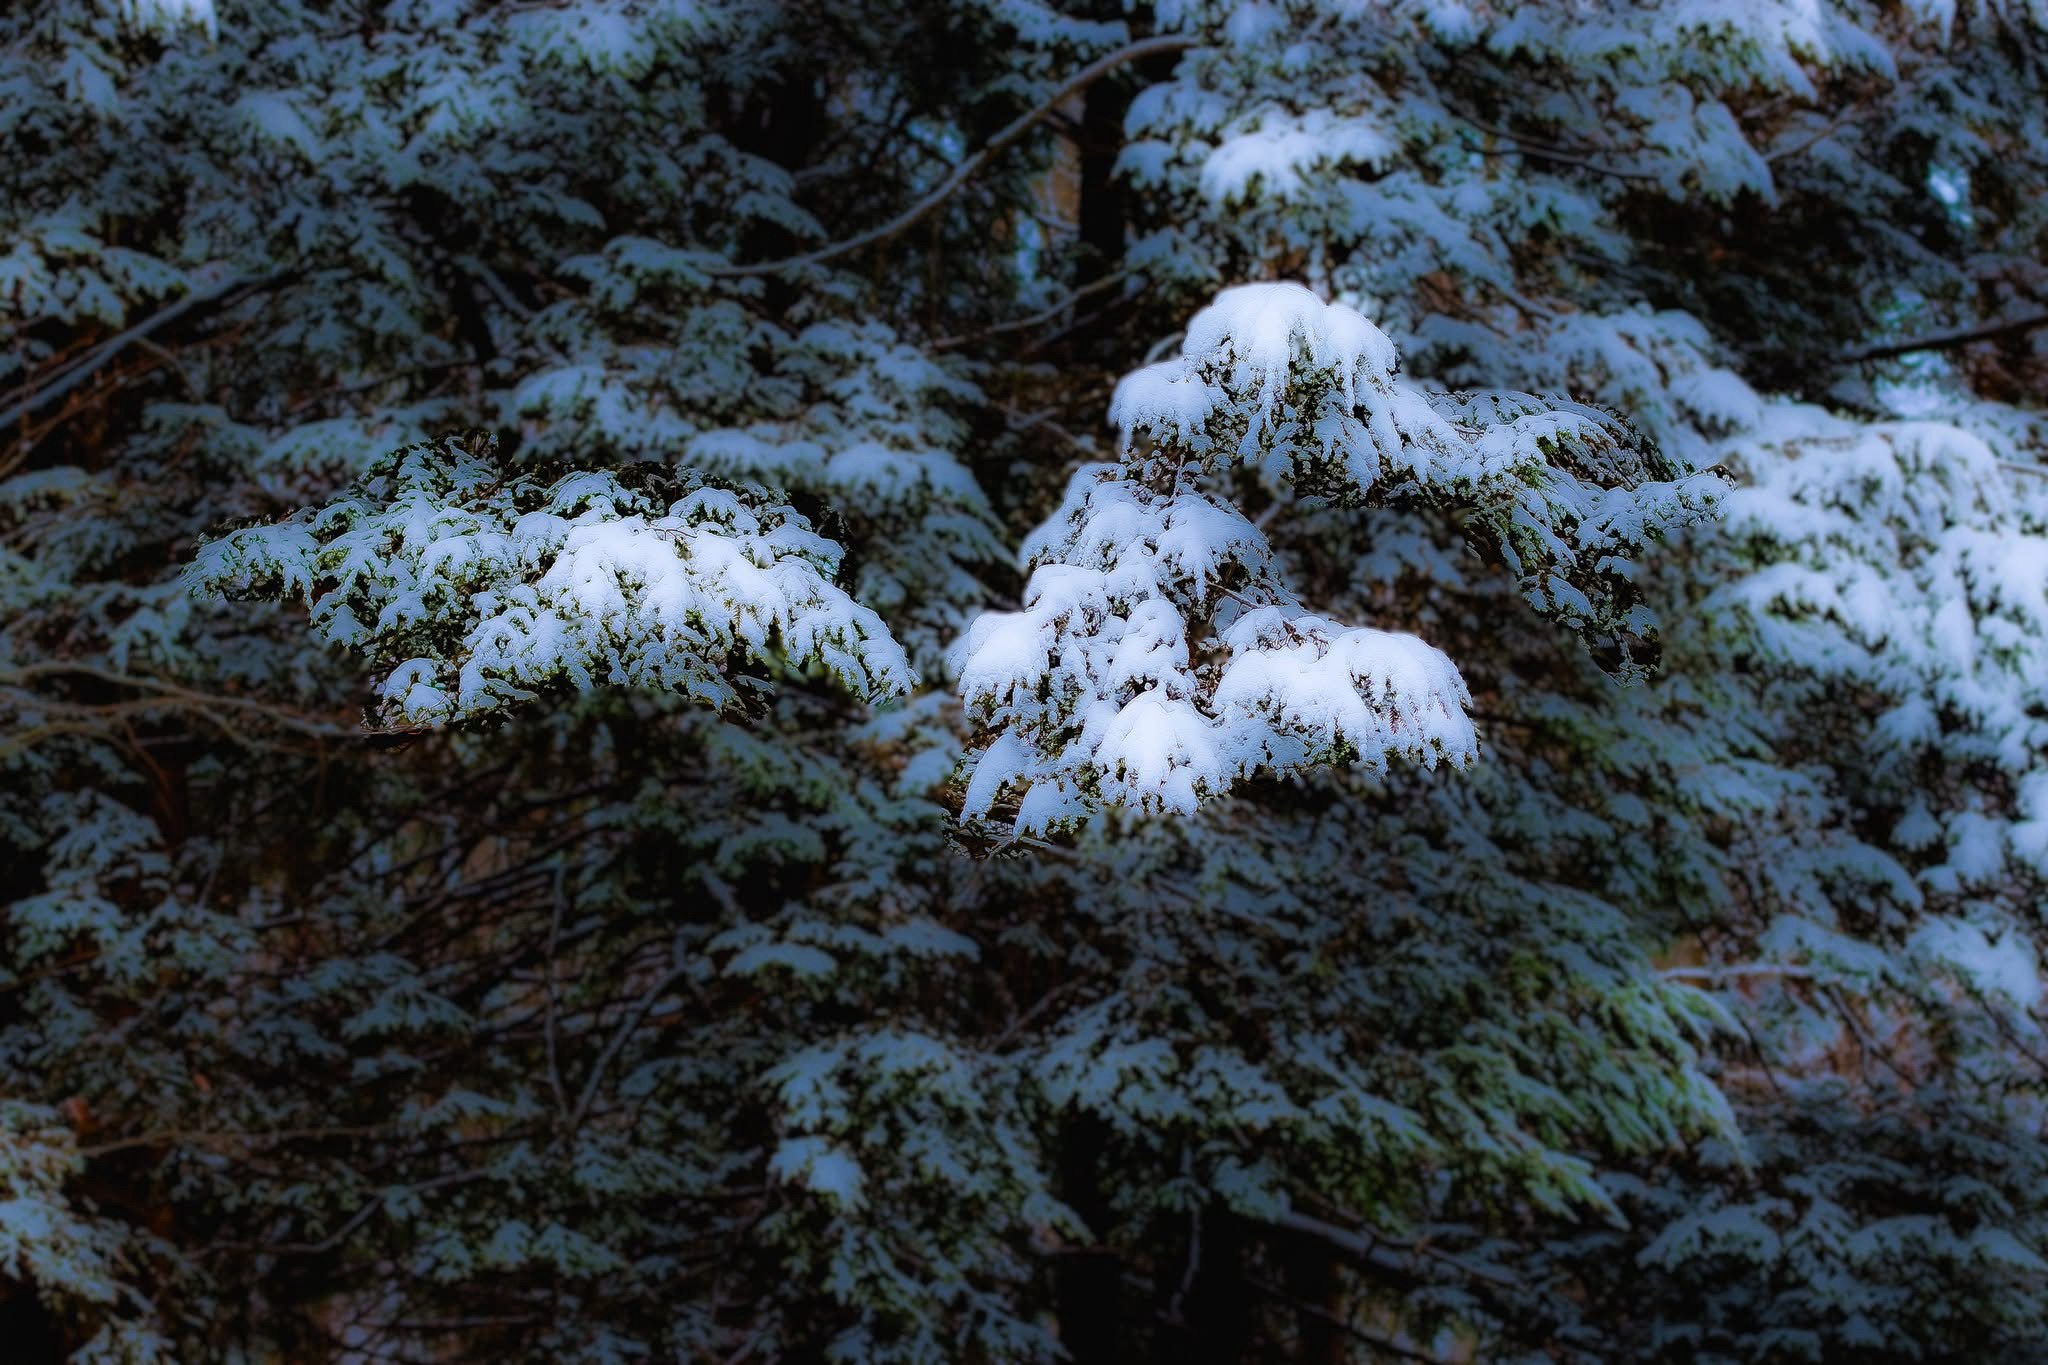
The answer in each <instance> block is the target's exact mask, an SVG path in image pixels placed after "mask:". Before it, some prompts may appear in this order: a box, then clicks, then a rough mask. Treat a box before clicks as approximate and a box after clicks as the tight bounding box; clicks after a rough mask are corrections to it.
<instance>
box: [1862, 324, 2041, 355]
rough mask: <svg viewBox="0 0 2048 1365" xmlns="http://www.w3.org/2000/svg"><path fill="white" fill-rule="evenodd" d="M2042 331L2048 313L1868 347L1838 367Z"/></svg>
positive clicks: (1951, 348)
mask: <svg viewBox="0 0 2048 1365" xmlns="http://www.w3.org/2000/svg"><path fill="white" fill-rule="evenodd" d="M2042 327H2048V313H2031V314H2028V315H2027V316H2026V317H2020V318H2012V319H2010V320H2008V321H2005V322H1987V323H1985V324H1984V325H1982V326H1980V327H1966V328H1964V329H1963V330H1961V331H1958V332H1934V333H1931V334H1929V335H1927V336H1922V337H1914V338H1913V339H1912V340H1910V341H1895V342H1891V343H1890V344H1888V345H1884V346H1869V347H1865V348H1864V349H1863V350H1860V351H1851V352H1849V354H1847V355H1845V356H1842V357H1840V358H1839V359H1838V361H1837V362H1836V363H1837V364H1842V365H1860V364H1862V363H1863V362H1865V361H1869V360H1890V359H1891V358H1893V357H1894V356H1902V355H1911V354H1913V353H1914V352H1916V351H1952V350H1954V349H1956V348H1957V347H1959V346H1969V345H1972V344H1973V343H1975V342H1979V341H1997V340H1998V339H2000V338H2001V337H2009V336H2020V335H2022V334H2024V333H2027V332H2032V331H2035V330H2037V329H2039V328H2042Z"/></svg>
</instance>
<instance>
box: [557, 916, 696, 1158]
mask: <svg viewBox="0 0 2048 1365" xmlns="http://www.w3.org/2000/svg"><path fill="white" fill-rule="evenodd" d="M689 970H690V960H689V958H688V956H687V955H686V954H685V952H684V944H683V937H682V935H681V934H678V935H676V939H675V942H674V943H673V944H672V945H671V946H670V948H669V967H668V970H667V971H665V972H663V973H662V974H661V975H660V976H659V977H657V978H656V979H655V982H654V984H653V985H651V986H649V987H648V988H647V990H646V992H645V993H643V994H642V995H641V996H640V998H639V999H638V1000H635V1001H634V1002H633V1004H632V1007H631V1008H630V1009H628V1010H627V1011H626V1017H625V1018H624V1019H621V1020H620V1021H619V1026H618V1028H617V1029H615V1030H613V1032H612V1036H611V1039H610V1040H609V1041H608V1042H606V1043H605V1045H604V1051H602V1052H600V1053H598V1054H597V1060H596V1061H594V1062H592V1063H591V1064H590V1075H589V1076H588V1077H586V1078H585V1079H584V1082H583V1093H582V1094H581V1095H579V1096H577V1097H576V1107H575V1108H574V1109H573V1110H571V1111H570V1113H569V1122H568V1125H567V1126H568V1129H569V1131H571V1132H573V1131H575V1129H576V1127H577V1126H578V1125H579V1124H581V1123H582V1122H583V1116H584V1115H585V1114H588V1113H589V1112H590V1106H591V1105H592V1104H594V1103H595V1102H596V1100H597V1089H598V1086H599V1085H600V1084H601V1083H602V1082H603V1080H604V1073H605V1070H606V1068H608V1067H610V1066H611V1064H612V1058H614V1057H616V1056H618V1054H619V1049H620V1048H623V1047H624V1046H625V1045H626V1040H627V1039H628V1038H630V1037H632V1036H633V1034H634V1032H635V1031H636V1030H638V1029H639V1027H640V1024H641V1021H642V1020H644V1019H646V1017H647V1012H648V1011H649V1010H651V1009H653V1008H654V1002H655V1001H656V1000H658V999H660V998H661V996H662V993H663V992H665V991H667V990H668V988H669V987H670V986H673V985H674V984H675V983H676V982H677V981H679V980H681V979H682V978H683V977H684V976H685V975H687V974H688V972H689Z"/></svg>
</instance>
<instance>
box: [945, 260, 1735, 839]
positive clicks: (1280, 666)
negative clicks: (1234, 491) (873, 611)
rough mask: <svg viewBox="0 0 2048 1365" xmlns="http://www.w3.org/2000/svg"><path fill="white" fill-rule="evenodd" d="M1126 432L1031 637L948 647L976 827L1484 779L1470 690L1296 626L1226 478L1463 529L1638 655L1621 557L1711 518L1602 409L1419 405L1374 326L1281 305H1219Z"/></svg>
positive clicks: (1031, 593)
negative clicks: (1384, 505)
mask: <svg viewBox="0 0 2048 1365" xmlns="http://www.w3.org/2000/svg"><path fill="white" fill-rule="evenodd" d="M1110 415H1111V417H1112V419H1113V420H1114V421H1115V422H1116V423H1117V425H1118V426H1119V427H1121V428H1122V430H1123V434H1124V436H1123V446H1122V453H1121V458H1120V460H1119V461H1118V463H1116V464H1113V465H1096V466H1091V467H1089V468H1086V469H1083V470H1081V471H1080V472H1079V473H1077V474H1076V475H1075V477H1074V480H1073V482H1072V483H1071V484H1070V486H1069V488H1068V491H1067V497H1066V502H1065V504H1064V505H1063V506H1062V508H1061V509H1060V510H1059V512H1057V513H1056V514H1055V515H1054V516H1053V518H1052V519H1051V520H1050V521H1048V522H1047V523H1046V524H1045V526H1043V527H1041V528H1040V530H1039V531H1038V532H1037V533H1036V534H1035V535H1033V536H1032V538H1031V539H1030V541H1029V542H1028V543H1027V544H1026V546H1025V559H1026V563H1027V566H1028V567H1029V568H1030V569H1031V570H1032V575H1031V579H1030V582H1029V584H1028V585H1027V587H1026V590H1025V595H1024V606H1023V610H1022V611H1018V612H1011V613H1002V614H990V615H985V616H983V617H982V618H981V619H980V620H978V621H977V622H975V623H974V625H973V626H972V627H971V628H970V629H969V631H968V632H967V634H966V636H965V638H964V639H963V640H962V641H961V643H960V646H959V647H958V650H957V654H956V660H957V664H958V667H959V672H960V679H961V692H962V695H963V696H964V698H965V699H966V701H967V704H968V707H969V710H970V711H971V713H972V714H973V716H974V718H975V719H976V720H977V721H978V722H980V723H981V724H982V725H983V726H984V727H985V730H986V733H987V744H986V747H985V748H983V749H982V750H981V752H980V753H979V754H977V755H974V756H972V758H971V764H972V776H971V778H970V780H969V782H968V786H967V791H966V796H965V800H964V803H963V809H962V814H963V816H964V817H965V818H968V819H979V818H982V817H985V816H987V815H988V814H989V812H990V811H991V810H993V809H994V808H995V806H996V803H997V802H998V801H999V800H1001V799H1003V798H1004V797H1005V796H1008V795H1012V794H1014V795H1015V797H1016V798H1017V802H1018V804H1017V809H1016V815H1015V824H1016V828H1017V830H1018V831H1019V832H1022V833H1031V832H1038V831H1043V830H1046V829H1049V828H1053V827H1057V826H1061V825H1066V824H1071V823H1074V822H1075V821H1078V820H1079V819H1081V818H1083V817H1085V816H1086V815H1087V814H1088V813H1089V812H1090V811H1091V810H1093V809H1095V808H1096V807H1098V806H1101V805H1126V806H1135V807H1138V808H1140V809H1145V810H1170V811H1175V812H1179V813H1182V814H1186V813H1190V812H1192V811H1193V810H1194V808H1195V806H1196V804H1197V802H1198V801H1200V800H1201V799H1202V798H1204V797H1208V796H1212V795H1215V794H1218V793H1221V792H1224V791H1227V790H1228V789H1229V788H1230V787H1231V786H1232V785H1233V784H1235V783H1236V782H1238V781H1241V780H1243V779H1246V778H1250V777H1254V776H1259V775H1263V774H1272V775H1280V774H1286V773H1289V772H1293V771H1298V770H1300V769H1302V768H1304V767H1307V766H1310V765H1313V764H1318V763H1326V762H1342V761H1352V762H1358V763H1362V764H1365V765H1367V766H1371V767H1377V766H1380V765H1382V764H1384V763H1385V762H1386V761H1387V760H1388V758H1389V757H1395V756H1398V757H1403V758H1408V759H1411V760H1414V761H1419V762H1422V763H1424V764H1426V765H1429V766H1432V767H1433V766H1435V764H1436V763H1437V762H1438V761H1439V760H1444V761H1448V762H1450V763H1452V764H1453V765H1457V766H1461V765H1463V764H1464V763H1466V762H1469V761H1470V760H1471V759H1472V757H1473V756H1474V754H1475V752H1476V747H1477V746H1476V736H1475V734H1474V732H1473V728H1472V724H1471V721H1470V720H1469V718H1468V717H1467V715H1466V713H1465V707H1466V705H1467V704H1468V702H1469V701H1470V697H1469V695H1468V693H1467V691H1466V687H1465V684H1464V681H1463V680H1462V678H1461V677H1460V676H1459V674H1458V671H1457V668H1456V667H1455V666H1454V665H1453V664H1452V662H1451V661H1450V660H1449V659H1448V658H1447V657H1445V656H1444V655H1443V654H1442V653H1441V652H1440V651H1439V650H1437V649H1435V648H1433V647H1432V646H1430V645H1428V644H1426V643H1424V642H1423V641H1421V640H1418V639H1416V638H1415V637H1413V636H1409V635H1402V634H1396V633H1391V632H1386V631H1380V630H1375V629H1371V628H1360V627H1347V626H1344V625H1342V624H1339V623H1337V622H1333V621H1330V620H1327V619H1325V618H1324V617H1322V616H1319V615H1317V614H1315V613H1313V612H1311V611H1309V610H1307V609H1306V608H1305V607H1304V606H1303V604H1302V603H1301V602H1300V601H1299V600H1298V599H1297V598H1296V597H1295V595H1294V593H1293V591H1292V589H1291V588H1290V587H1289V586H1288V584H1287V582H1286V580H1285V577H1284V575H1283V574H1282V572H1281V570H1280V568H1279V566H1278V565H1277V564H1276V562H1275V559H1274V556H1273V552H1272V549H1271V547H1270V546H1269V545H1268V543H1267V541H1266V538H1265V536H1264V535H1263V534H1262V532H1261V531H1260V530H1259V528H1258V527H1257V526H1255V525H1254V524H1253V523H1252V522H1251V521H1250V520H1249V519H1248V518H1247V517H1246V516H1245V515H1244V513H1243V512H1242V511H1240V510H1239V509H1238V507H1237V506H1236V505H1235V504H1234V503H1232V502H1231V501H1230V500H1229V498H1228V489H1229V487H1230V486H1231V482H1232V480H1231V475H1232V472H1233V471H1234V470H1236V469H1239V468H1243V467H1249V468H1250V469H1251V470H1253V471H1255V472H1256V473H1257V474H1259V475H1260V476H1263V477H1264V478H1265V479H1266V481H1267V482H1268V483H1269V484H1270V485H1272V486H1273V487H1274V489H1275V491H1276V492H1280V493H1283V494H1284V493H1287V492H1292V493H1294V494H1297V495H1311V496H1317V497H1322V498H1326V499H1329V500H1332V501H1335V502H1339V503H1342V504H1347V505H1350V504H1363V503H1367V502H1387V501H1395V500H1400V499H1403V498H1422V499H1428V500H1434V501H1440V502H1446V503H1450V504H1453V505H1455V506H1457V507H1459V508H1460V509H1462V510H1464V511H1466V512H1467V513H1468V514H1469V515H1468V524H1469V525H1470V526H1471V527H1472V529H1473V531H1474V533H1475V534H1476V535H1478V536H1479V537H1481V538H1482V539H1484V540H1486V541H1489V542H1490V543H1491V544H1492V545H1493V546H1494V548H1495V549H1496V550H1497V552H1498V553H1499V554H1500V555H1501V556H1502V557H1503V558H1504V559H1505V560H1506V561H1507V563H1508V566H1509V569H1510V571H1511V572H1513V573H1514V574H1515V575H1516V577H1517V578H1518V579H1519V580H1520V581H1521V583H1522V584H1523V589H1524V595H1525V596H1526V597H1527V598H1528V600H1529V601H1530V602H1531V603H1532V604H1533V605H1535V606H1536V607H1537V608H1538V609H1539V610H1542V611H1545V612H1546V613H1548V614H1550V615H1552V616H1553V617H1555V618H1556V619H1558V620H1560V621H1561V622H1563V623H1564V624H1566V625H1568V626H1570V627H1572V628H1575V629H1578V630H1581V631H1583V632H1586V633H1588V634H1593V633H1597V632H1601V631H1606V632H1612V633H1616V634H1622V635H1624V636H1626V635H1642V634H1647V633H1649V632H1650V631H1651V630H1652V629H1653V623H1652V622H1651V621H1650V619H1649V616H1648V614H1647V612H1645V611H1643V610H1642V608H1641V607H1640V605H1639V604H1638V603H1636V602H1635V601H1634V599H1633V596H1632V594H1631V591H1630V582H1629V580H1630V576H1631V568H1632V565H1631V562H1630V558H1629V557H1630V556H1631V555H1632V554H1633V553H1634V552H1635V551H1637V550H1638V549H1640V548H1641V546H1642V544H1643V543H1644V542H1645V541H1646V540H1647V539H1649V538H1651V537H1653V536H1654V535H1655V534H1656V533H1657V531H1658V530H1659V529H1660V528H1661V527H1662V526H1663V525H1665V524H1667V523H1668V522H1670V521H1674V520H1679V519H1682V518H1684V517H1686V516H1689V515H1692V514H1693V513H1695V512H1696V511H1697V510H1699V508H1700V507H1701V506H1702V505H1703V503H1704V499H1705V496H1706V493H1707V491H1708V488H1707V486H1706V483H1704V482H1703V481H1702V480H1701V479H1700V478H1699V477H1698V476H1695V477H1693V478H1677V479H1672V478H1668V477H1667V478H1664V479H1661V480H1658V479H1653V478H1652V477H1651V476H1653V475H1667V476H1668V475H1671V474H1675V473H1677V472H1678V471H1676V470H1674V469H1672V468H1671V467H1670V466H1668V465H1665V464H1663V463H1662V462H1661V461H1660V460H1659V459H1658V457H1657V456H1656V455H1655V453H1654V451H1651V450H1649V449H1648V448H1646V447H1645V446H1644V445H1643V444H1642V443H1641V442H1639V441H1638V440H1637V439H1636V438H1635V437H1634V436H1633V435H1632V434H1631V433H1630V432H1629V430H1628V428H1627V427H1626V425H1625V424H1624V423H1622V422H1620V421H1619V420H1617V419H1616V418H1614V417H1612V416H1611V415H1609V414H1607V413H1604V412H1601V411H1599V410H1597V409H1594V408H1589V407H1585V406H1583V405H1579V404H1574V403H1569V402H1562V401H1559V402H1552V401H1550V400H1544V399H1539V398H1535V397H1532V396H1529V395H1525V394H1489V395H1446V394H1430V393H1425V392H1424V391H1422V390H1421V389H1418V388H1416V387H1414V386H1412V385H1410V384H1408V383H1406V382H1405V381H1403V380H1402V379H1401V378H1400V377H1399V371H1398V358H1397V357H1396V355H1395V351H1394V347H1393V345H1392V343H1390V342H1389V341H1388V340H1387V338H1386V336H1385V335H1384V334H1383V333H1382V332H1381V331H1380V330H1379V329H1378V328H1377V327H1375V326H1373V324H1372V323H1371V322H1369V321H1367V320H1366V319H1365V318H1364V317H1363V316H1362V315H1360V314H1359V313H1358V312H1357V311H1355V310H1354V309H1351V308H1349V307H1346V306H1344V305H1342V304H1325V303H1324V302H1323V301H1322V300H1320V299H1318V298H1317V297H1316V296H1315V295H1314V294H1312V293H1311V292H1310V291H1308V290H1307V289H1305V288H1303V287H1302V286H1300V285H1293V284H1270V285H1247V286H1242V287H1239V288H1236V289H1230V290H1226V291H1225V292H1224V293H1223V294H1221V295H1220V296H1218V298H1217V299H1216V301H1215V302H1214V303H1213V304H1211V305H1210V306H1209V307H1208V308H1205V309H1204V310H1202V312H1200V313H1199V314H1197V315H1196V316H1195V318H1194V320H1193V321H1192V322H1191V323H1190V324H1189V327H1188V331H1187V338H1186V341H1185V343H1184V345H1183V349H1182V354H1181V355H1180V357H1179V358H1178V359H1175V360H1170V361H1166V362H1163V363H1161V364H1157V365H1151V366H1148V367H1146V368H1144V369H1142V370H1139V371H1137V372H1136V373H1134V374H1132V375H1130V376H1127V377H1126V378H1125V379H1124V381H1123V382H1122V383H1121V384H1120V385H1119V386H1118V388H1117V392H1116V395H1115V398H1114V400H1113V401H1112V404H1111V409H1110ZM1708 482H1710V481H1708ZM1623 658H1624V660H1626V659H1627V652H1626V650H1624V651H1623Z"/></svg>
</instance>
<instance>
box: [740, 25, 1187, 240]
mask: <svg viewBox="0 0 2048 1365" xmlns="http://www.w3.org/2000/svg"><path fill="white" fill-rule="evenodd" d="M1199 41H1200V40H1199V39H1197V38H1196V37H1195V36H1194V35H1192V34H1186V33H1166V34H1160V35H1159V36H1157V37H1153V38H1144V39H1141V40H1139V41H1138V42H1135V43H1131V44H1128V45H1126V46H1124V47H1120V48H1118V49H1117V50H1116V51H1114V52H1111V53H1109V54H1108V55H1106V56H1102V57H1097V58H1096V59H1095V60H1094V61H1092V62H1090V63H1088V65H1086V66H1084V67H1082V68H1081V69H1080V70H1079V71H1076V72H1075V73H1074V74H1073V75H1071V76H1069V77H1068V78H1067V79H1066V80H1065V81H1064V82H1063V83H1062V84H1061V85H1060V86H1059V88H1058V89H1056V90H1054V91H1053V92H1052V94H1050V95H1048V96H1046V97H1045V99H1043V100H1042V101H1040V102H1039V103H1038V105H1037V106H1036V107H1035V108H1033V109H1031V110H1029V111H1028V112H1026V113H1023V114H1020V115H1018V116H1017V117H1016V118H1015V119H1012V120H1011V121H1010V122H1009V123H1008V124H1006V125H1005V126H1004V127H1003V129H1002V130H1001V131H1000V132H998V133H997V134H996V135H995V136H994V137H992V138H990V139H989V140H988V141H987V142H985V143H983V144H982V147H981V150H980V151H978V152H976V153H975V154H974V155H973V156H970V157H968V158H967V159H966V160H965V161H963V162H961V163H960V164H959V165H957V166H955V167H954V168H953V170H952V173H951V174H949V175H948V176H947V177H946V178H945V179H944V180H941V181H940V182H939V183H938V184H937V185H936V186H935V187H934V188H933V189H932V190H931V191H930V192H929V193H928V194H926V195H925V196H924V197H923V198H922V199H919V200H918V201H917V202H916V203H915V204H912V205H911V206H910V207H909V208H907V209H905V210H904V211H903V212H901V213H899V214H897V215H896V216H895V217H894V218H891V219H890V220H889V221H888V222H886V223H883V224H881V225H880V226H878V227H872V228H869V229H868V230H867V231H866V232H863V233H859V234H857V235H856V236H853V237H848V238H846V239H845V240H844V241H839V242H834V243H832V244H831V245H830V246H822V247H819V248H818V249H817V250H816V251H807V252H804V253H803V254H802V255H800V256H790V257H786V258H784V259H783V260H779V261H763V262H761V263H759V264H756V265H732V266H723V267H718V268H715V269H713V270H711V271H710V272H708V273H710V274H712V275H715V276H722V277H732V276H745V275H779V274H781V273H783V272H784V271H786V270H795V269H798V268H800V267H802V266H807V265H819V264H822V263H823V262H825V261H831V260H837V259H838V258H839V257H841V256H844V255H847V254H848V253H849V252H854V251H858V250H860V249H861V248H862V247H868V246H874V245H875V244H877V243H879V242H886V241H888V240H889V239H890V238H892V237H895V236H897V235H899V234H901V233H903V232H905V231H907V230H908V229H910V228H912V227H915V226H916V225H917V224H918V223H920V222H922V221H924V219H925V218H926V217H928V216H929V215H930V214H931V213H932V211H933V210H935V209H937V208H938V207H939V205H941V204H943V203H945V202H946V200H948V199H950V198H952V197H953V195H954V194H955V193H956V192H958V190H959V189H960V187H961V186H962V185H965V184H966V183H967V182H968V181H969V180H970V179H972V178H973V176H974V173H975V172H976V171H979V170H980V169H981V168H982V167H983V166H985V165H987V164H988V163H989V161H990V160H991V159H992V158H993V157H994V156H995V155H996V154H997V153H998V152H1001V151H1002V150H1003V149H1004V148H1006V147H1008V146H1009V145H1010V144H1011V143H1013V142H1015V141H1017V139H1019V138H1021V137H1023V136H1024V134H1026V133H1028V132H1030V131H1031V129H1032V128H1033V127H1035V126H1036V125H1037V124H1038V123H1039V122H1040V121H1041V120H1043V119H1044V118H1045V117H1046V116H1047V115H1048V114H1050V113H1052V112H1053V110H1054V109H1056V108H1057V107H1058V106H1059V105H1061V104H1062V103H1064V102H1065V101H1066V100H1067V98H1068V97H1069V96H1071V95H1073V94H1075V93H1076V92H1078V91H1081V90H1085V89H1087V88H1088V87H1089V86H1090V85H1093V84H1094V83H1095V82H1096V81H1098V80H1100V79H1101V78H1102V77H1104V76H1106V75H1108V74H1109V73H1110V72H1112V71H1114V70H1116V69H1117V68H1118V67H1120V66H1123V65H1125V64H1127V63H1130V62H1135V61H1142V60H1143V59H1144V58H1146V57H1156V56H1158V55H1160V54H1162V53H1166V52H1181V51H1185V50H1186V49H1188V48H1191V47H1194V46H1195V45H1196V44H1197V43H1198V42H1199Z"/></svg>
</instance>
